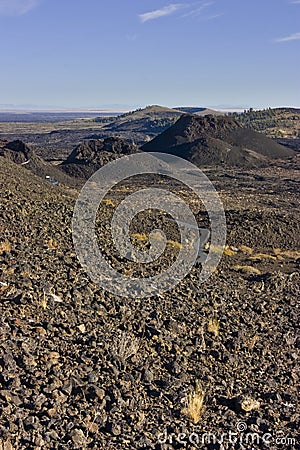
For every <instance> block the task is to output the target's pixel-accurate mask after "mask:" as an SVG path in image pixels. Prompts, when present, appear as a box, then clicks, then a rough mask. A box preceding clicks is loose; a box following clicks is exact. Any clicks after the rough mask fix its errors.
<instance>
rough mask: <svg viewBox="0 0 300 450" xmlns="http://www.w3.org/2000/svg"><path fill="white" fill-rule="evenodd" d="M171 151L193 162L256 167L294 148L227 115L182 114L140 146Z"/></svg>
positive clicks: (146, 148) (292, 152)
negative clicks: (199, 115)
mask: <svg viewBox="0 0 300 450" xmlns="http://www.w3.org/2000/svg"><path fill="white" fill-rule="evenodd" d="M142 150H144V151H151V152H158V151H159V152H164V153H171V154H174V155H177V156H180V157H182V158H185V159H187V160H189V161H191V162H193V163H194V164H196V165H201V166H203V165H208V166H210V165H230V166H245V167H259V166H262V165H264V164H266V163H267V162H268V161H269V159H276V158H279V159H284V158H289V157H292V156H294V155H295V152H294V151H292V150H290V149H287V148H286V147H283V146H282V145H279V144H277V143H276V142H275V141H273V140H272V139H270V138H268V137H266V136H263V135H261V134H259V133H257V132H255V131H253V130H249V129H246V128H242V127H241V126H240V125H239V124H238V122H237V121H236V120H234V119H232V118H230V117H227V116H217V117H216V116H211V115H207V116H204V117H197V116H195V115H189V114H185V115H183V116H181V117H180V119H179V120H178V121H177V122H176V123H175V124H174V125H173V126H171V127H170V128H169V129H168V130H166V131H164V132H163V133H162V134H160V135H159V136H157V137H156V138H155V139H153V140H152V141H151V142H149V143H147V144H145V145H144V146H143V147H142Z"/></svg>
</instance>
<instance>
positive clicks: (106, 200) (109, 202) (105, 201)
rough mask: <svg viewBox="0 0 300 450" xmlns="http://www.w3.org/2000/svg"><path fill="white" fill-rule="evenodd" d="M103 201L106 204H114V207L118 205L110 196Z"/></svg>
mask: <svg viewBox="0 0 300 450" xmlns="http://www.w3.org/2000/svg"><path fill="white" fill-rule="evenodd" d="M101 203H103V204H104V205H106V206H112V207H113V208H114V207H115V206H116V203H115V202H113V201H112V200H111V199H110V198H104V199H103V200H102V202H101Z"/></svg>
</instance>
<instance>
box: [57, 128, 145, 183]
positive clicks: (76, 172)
mask: <svg viewBox="0 0 300 450" xmlns="http://www.w3.org/2000/svg"><path fill="white" fill-rule="evenodd" d="M137 152H138V147H137V145H135V144H133V143H130V142H127V141H124V140H123V139H121V138H115V137H109V138H106V139H90V140H88V141H83V142H82V143H81V144H79V145H78V146H77V147H76V148H75V149H74V150H73V151H72V153H71V154H70V155H69V156H68V158H67V159H66V160H65V161H64V162H63V163H62V165H61V166H60V167H61V169H62V170H63V171H64V172H66V173H67V174H69V175H71V176H73V177H79V178H85V179H88V178H89V177H90V176H91V175H92V174H93V173H94V172H95V171H96V170H98V169H100V167H102V166H104V165H105V164H107V163H109V162H110V161H113V160H114V159H117V158H119V157H121V156H125V155H130V154H132V153H137Z"/></svg>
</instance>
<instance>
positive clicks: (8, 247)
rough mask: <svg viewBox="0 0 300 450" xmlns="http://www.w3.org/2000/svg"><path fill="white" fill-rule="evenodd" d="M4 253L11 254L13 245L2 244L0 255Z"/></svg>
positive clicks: (0, 244)
mask: <svg viewBox="0 0 300 450" xmlns="http://www.w3.org/2000/svg"><path fill="white" fill-rule="evenodd" d="M4 252H11V245H10V242H8V241H4V242H1V243H0V255H2V253H4Z"/></svg>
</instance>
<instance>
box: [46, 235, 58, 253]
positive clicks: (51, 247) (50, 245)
mask: <svg viewBox="0 0 300 450" xmlns="http://www.w3.org/2000/svg"><path fill="white" fill-rule="evenodd" d="M47 247H48V250H56V249H57V248H58V243H57V242H56V241H55V240H54V239H53V238H50V239H49V241H48V242H47Z"/></svg>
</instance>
